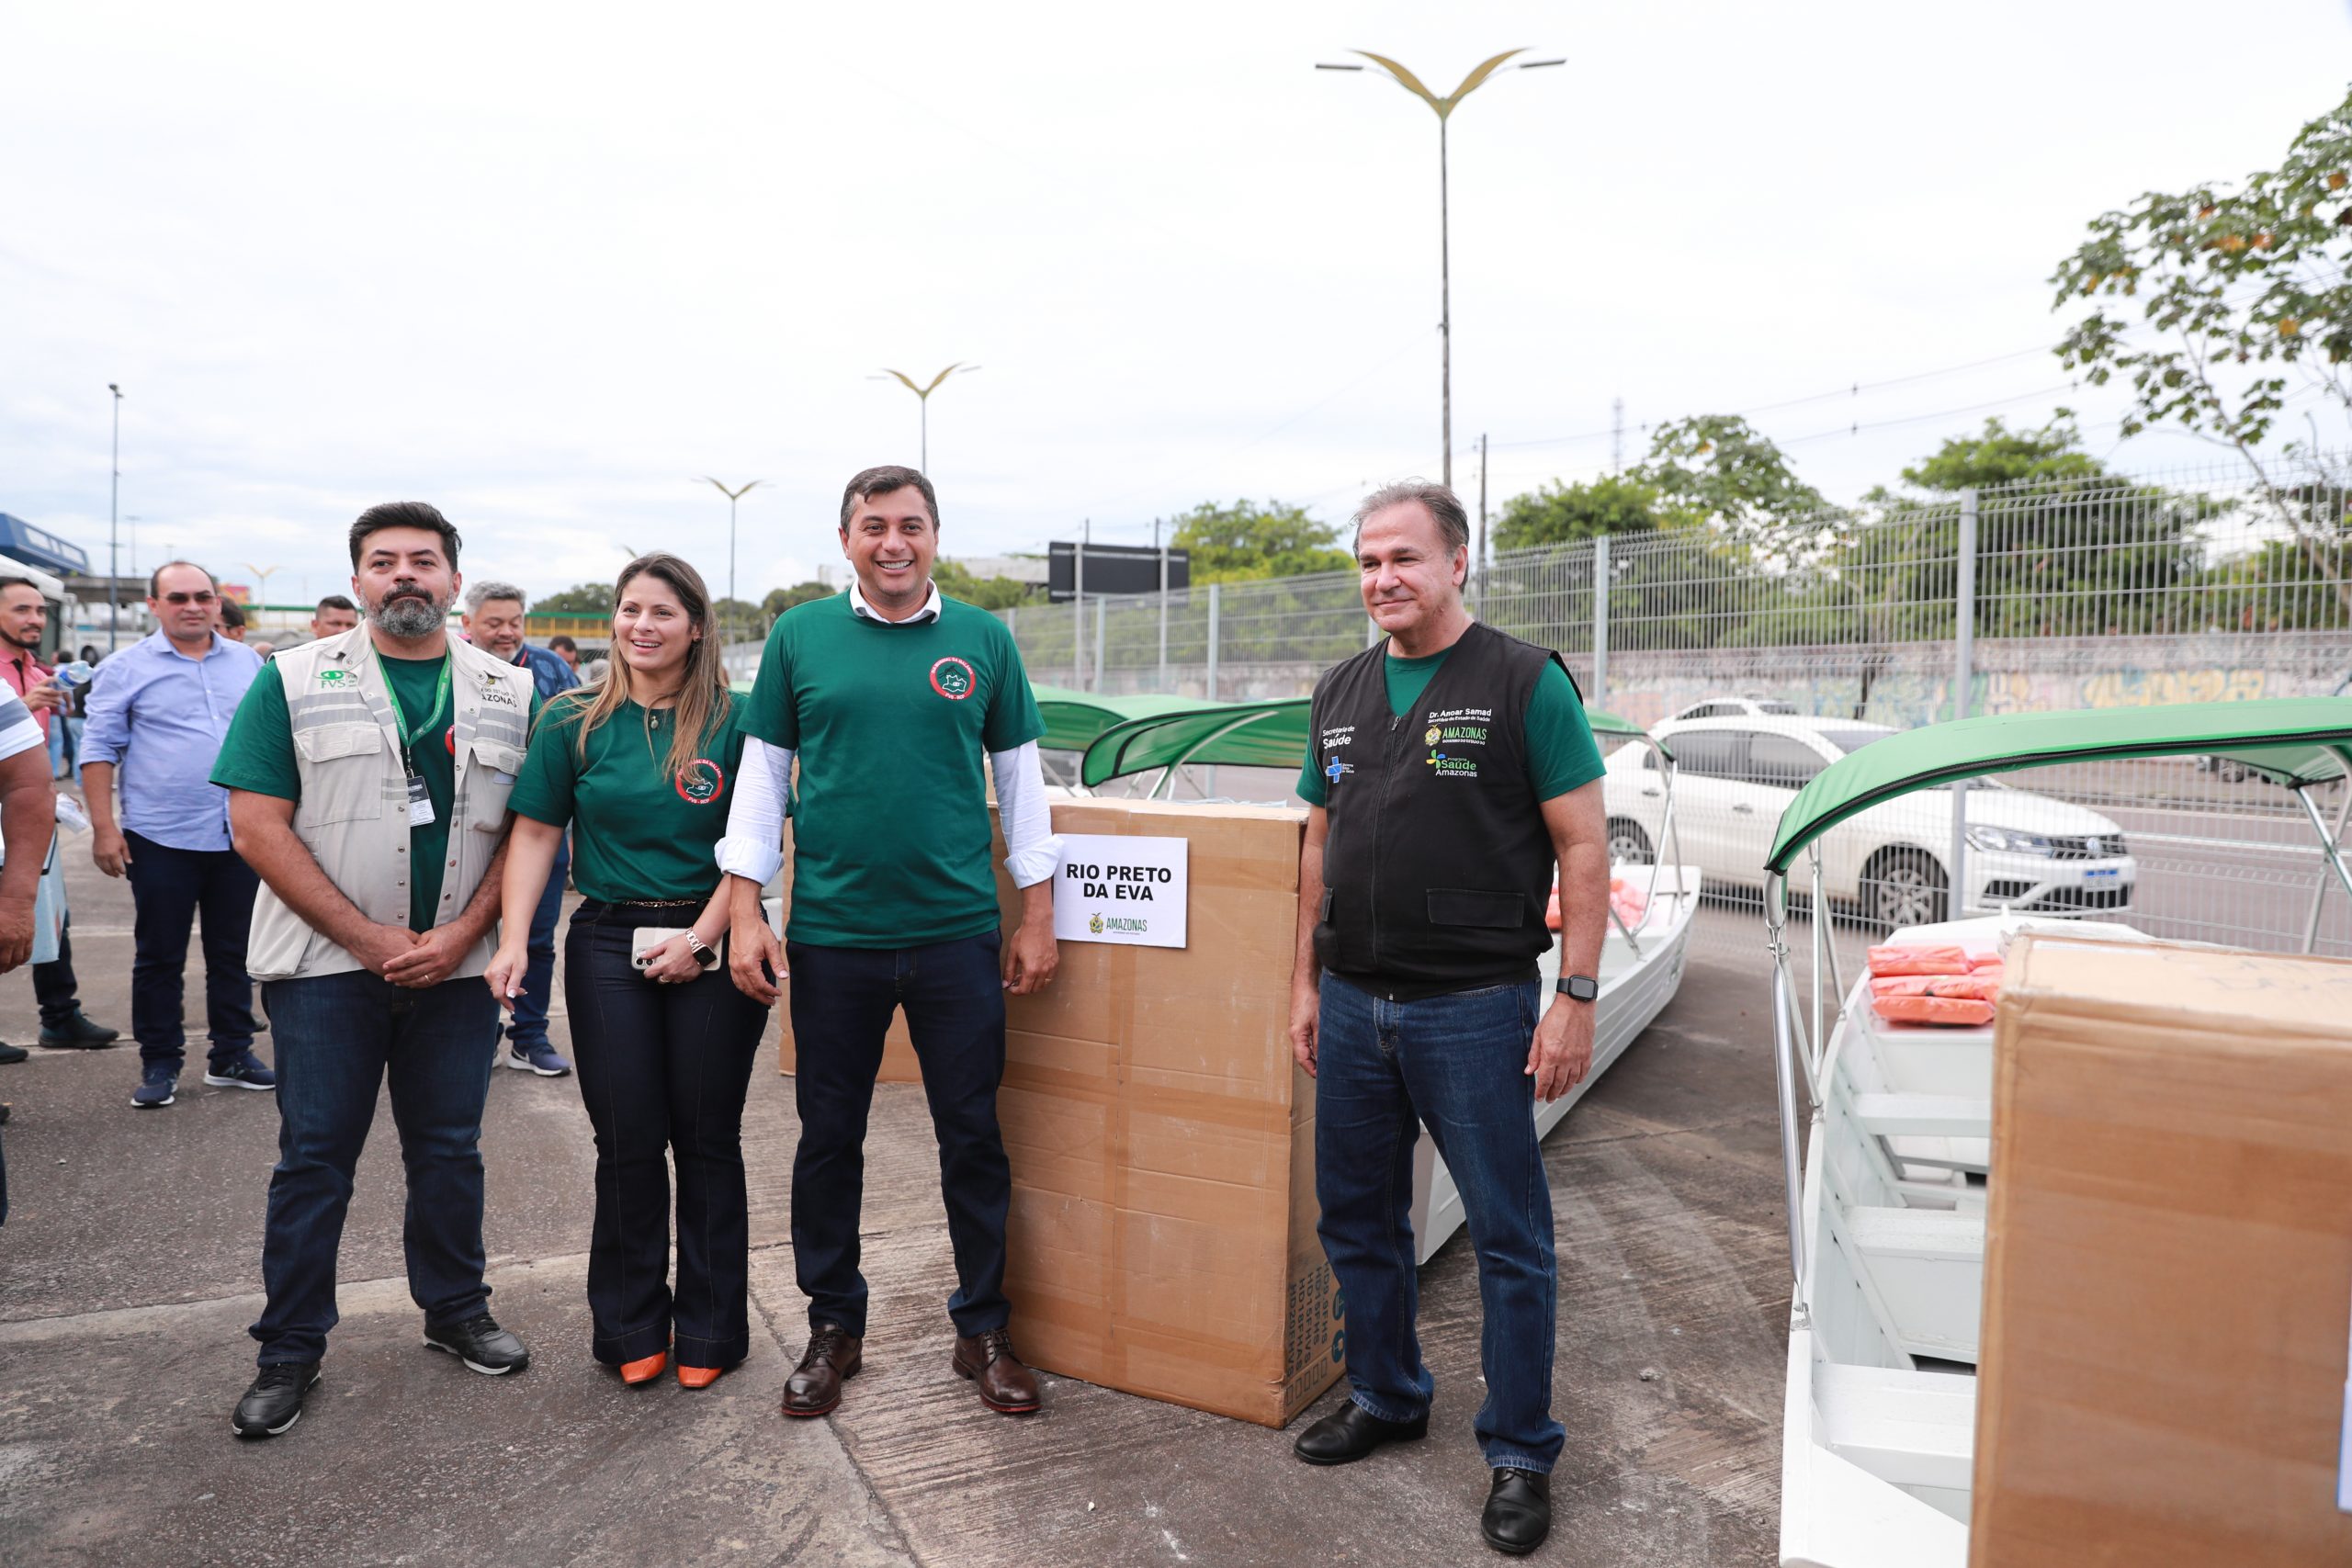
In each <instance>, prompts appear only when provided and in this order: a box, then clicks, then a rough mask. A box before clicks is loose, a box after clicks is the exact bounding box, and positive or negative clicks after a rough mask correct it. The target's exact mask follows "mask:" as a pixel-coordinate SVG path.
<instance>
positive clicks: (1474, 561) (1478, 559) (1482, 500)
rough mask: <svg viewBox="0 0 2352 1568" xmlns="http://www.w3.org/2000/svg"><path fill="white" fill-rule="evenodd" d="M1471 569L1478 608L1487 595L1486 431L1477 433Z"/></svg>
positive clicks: (1482, 605)
mask: <svg viewBox="0 0 2352 1568" xmlns="http://www.w3.org/2000/svg"><path fill="white" fill-rule="evenodd" d="M1470 565H1471V569H1472V570H1475V571H1476V572H1477V574H1478V598H1477V600H1476V604H1477V605H1478V607H1479V608H1480V609H1482V610H1483V609H1484V608H1486V597H1487V433H1486V432H1485V431H1483V430H1482V431H1480V432H1479V433H1478V548H1477V549H1476V552H1474V553H1473V555H1472V557H1471V561H1470Z"/></svg>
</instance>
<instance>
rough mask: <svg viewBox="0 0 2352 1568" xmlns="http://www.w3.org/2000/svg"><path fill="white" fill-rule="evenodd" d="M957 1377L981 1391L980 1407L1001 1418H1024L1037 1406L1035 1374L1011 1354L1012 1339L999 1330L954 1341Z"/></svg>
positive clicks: (991, 1330) (992, 1329)
mask: <svg viewBox="0 0 2352 1568" xmlns="http://www.w3.org/2000/svg"><path fill="white" fill-rule="evenodd" d="M955 1364H956V1376H957V1377H959V1378H969V1379H971V1380H972V1381H973V1382H976V1383H978V1385H979V1388H980V1403H981V1404H985V1405H987V1406H988V1407H989V1409H990V1410H993V1411H995V1412H996V1413H997V1414H998V1415H1000V1416H1027V1415H1029V1414H1031V1413H1032V1412H1034V1411H1035V1409H1036V1408H1037V1406H1038V1404H1039V1403H1040V1402H1039V1400H1038V1397H1037V1374H1036V1373H1035V1372H1033V1371H1030V1370H1029V1369H1028V1368H1026V1367H1024V1366H1023V1365H1022V1364H1021V1358H1020V1357H1018V1356H1016V1355H1014V1354H1013V1353H1012V1335H1011V1334H1010V1333H1008V1332H1006V1331H1005V1330H1004V1329H1001V1328H991V1329H989V1330H988V1331H987V1332H986V1333H984V1334H980V1335H978V1336H976V1337H972V1338H969V1339H966V1338H963V1337H957V1339H956V1363H955Z"/></svg>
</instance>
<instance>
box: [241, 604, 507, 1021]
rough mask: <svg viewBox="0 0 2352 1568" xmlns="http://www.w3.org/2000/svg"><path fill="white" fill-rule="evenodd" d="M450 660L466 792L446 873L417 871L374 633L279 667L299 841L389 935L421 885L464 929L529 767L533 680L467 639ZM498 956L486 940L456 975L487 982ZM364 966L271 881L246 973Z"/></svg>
mask: <svg viewBox="0 0 2352 1568" xmlns="http://www.w3.org/2000/svg"><path fill="white" fill-rule="evenodd" d="M449 660H450V670H449V697H450V701H451V702H452V703H453V704H454V705H455V708H456V712H455V715H454V720H455V728H454V729H453V730H452V732H451V740H452V742H453V744H454V748H455V755H456V759H457V786H456V788H455V790H454V791H453V792H452V795H451V799H450V803H449V852H448V855H447V863H446V864H443V865H437V866H433V865H413V864H412V863H411V862H412V861H413V859H414V856H413V855H412V854H411V853H410V851H409V821H408V776H407V774H406V773H405V772H404V771H403V770H402V768H401V742H400V729H399V727H398V724H397V722H396V721H395V720H394V718H393V716H392V706H391V704H390V702H389V701H388V700H387V699H386V697H385V694H384V679H385V677H384V670H383V666H382V665H380V664H379V663H378V662H377V660H376V645H375V642H374V640H373V639H371V638H370V637H368V627H367V626H365V625H362V626H357V627H355V628H354V629H352V630H350V631H347V632H342V633H338V634H337V635H335V636H334V637H321V638H320V639H318V640H317V641H315V642H308V643H304V644H302V645H301V646H300V647H299V648H291V649H287V650H286V651H284V652H282V653H280V654H278V655H277V659H276V660H274V661H273V662H274V663H275V664H276V665H277V673H278V679H280V680H281V681H283V682H285V683H286V714H287V719H288V724H289V726H290V727H291V728H292V730H293V735H294V758H295V765H296V768H297V769H298V771H299V773H300V779H301V788H302V795H301V798H300V800H298V801H296V802H295V803H294V831H295V832H296V833H297V834H299V835H300V837H301V840H302V843H303V845H304V847H306V848H307V849H309V851H310V852H311V854H312V855H313V856H314V857H316V859H317V860H318V863H319V866H320V868H321V869H322V870H323V871H324V872H325V873H326V874H327V880H328V881H330V882H332V883H334V885H335V886H337V887H339V888H341V889H342V890H343V895H344V897H346V898H348V899H350V900H351V901H352V903H353V904H355V905H356V906H357V907H358V909H359V912H360V913H361V914H363V915H365V916H367V917H368V919H371V920H374V921H376V922H378V923H379V924H381V925H387V926H400V927H403V928H405V927H406V926H407V925H408V922H409V886H410V883H411V880H412V879H413V878H415V877H428V878H432V879H435V880H436V881H438V883H439V884H440V887H441V895H440V898H439V900H438V902H437V903H436V905H435V909H434V915H433V923H434V924H435V925H436V926H439V925H446V924H447V923H448V922H449V921H451V920H453V919H457V917H458V913H459V912H460V911H462V910H463V909H464V908H465V907H466V905H467V903H468V902H469V900H470V899H471V898H472V897H473V895H474V889H475V888H476V887H477V886H480V885H481V877H482V873H483V871H484V870H486V869H487V868H488V867H489V865H490V859H491V856H492V854H493V853H495V852H497V849H498V845H499V841H500V835H501V831H502V830H503V829H504V828H505V826H506V797H507V796H508V795H512V794H513V793H514V791H515V774H516V773H519V772H520V771H521V770H522V767H523V750H524V747H525V745H526V742H527V741H528V739H529V728H528V727H529V724H530V715H531V694H532V691H533V689H534V688H533V684H532V681H531V672H530V671H527V670H525V669H523V668H521V667H520V666H518V665H513V664H504V663H501V662H500V661H499V660H495V659H493V658H492V657H491V656H490V655H489V654H487V653H484V652H482V651H481V649H478V648H475V647H474V646H472V645H471V644H470V643H464V642H459V641H458V639H457V638H455V637H451V638H450V639H449ZM420 717H421V715H420ZM435 744H438V742H437V741H436V742H435ZM491 951H492V947H491V940H490V938H489V937H488V936H484V937H483V938H482V939H481V941H480V942H476V943H475V944H474V946H473V949H472V951H470V952H469V953H467V954H466V957H465V962H464V963H462V964H459V965H458V968H457V969H456V971H455V972H454V975H453V976H452V977H453V978H454V977H456V976H478V975H480V974H481V972H482V971H483V970H485V969H487V968H488V967H489V966H490V955H491ZM364 967H366V966H365V965H364V964H361V963H360V962H359V960H358V959H356V958H355V957H353V956H352V955H351V954H350V953H347V952H346V951H345V950H344V949H343V948H342V947H340V946H338V945H336V944H335V943H334V942H332V941H330V940H329V939H328V938H327V937H326V935H325V934H324V933H322V932H321V931H316V930H313V929H312V928H311V925H310V923H309V922H308V921H306V920H304V919H302V917H301V916H300V915H298V914H296V913H295V912H294V911H293V910H292V909H290V908H287V907H286V905H285V904H284V903H283V902H282V901H281V900H280V899H279V898H278V897H277V894H276V893H274V892H272V891H271V890H270V888H269V886H268V884H266V883H265V884H263V885H262V889H261V893H260V895H259V896H258V897H255V898H254V926H253V936H252V939H251V942H250V943H249V945H248V947H247V951H246V956H245V968H246V971H247V972H248V973H249V974H251V975H252V976H253V977H254V979H256V980H290V979H294V978H296V977H298V976H311V975H340V974H346V973H348V972H350V971H352V970H355V969H360V968H364Z"/></svg>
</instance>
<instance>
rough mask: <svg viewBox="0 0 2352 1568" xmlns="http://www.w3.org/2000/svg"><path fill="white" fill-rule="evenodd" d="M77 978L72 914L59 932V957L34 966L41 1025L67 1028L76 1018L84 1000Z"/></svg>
mask: <svg viewBox="0 0 2352 1568" xmlns="http://www.w3.org/2000/svg"><path fill="white" fill-rule="evenodd" d="M78 988H79V987H78V984H77V982H76V981H75V980H74V917H73V916H72V915H71V914H68V915H67V916H66V917H65V919H64V920H63V921H62V922H61V923H60V925H59V927H58V931H57V956H56V957H55V958H53V959H51V960H50V961H49V962H48V963H47V964H34V965H33V1000H34V1001H36V1002H38V1003H40V1026H41V1027H42V1028H43V1029H63V1028H64V1027H65V1026H66V1025H67V1024H70V1023H72V1022H73V1021H74V1011H75V1010H76V1009H78V1008H79V1007H80V1006H81V1003H80V1002H79V1001H77V1000H76V999H75V994H76V992H77V990H78Z"/></svg>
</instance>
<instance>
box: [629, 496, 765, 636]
mask: <svg viewBox="0 0 2352 1568" xmlns="http://www.w3.org/2000/svg"><path fill="white" fill-rule="evenodd" d="M702 482H703V483H705V484H707V485H708V486H710V488H711V489H713V490H715V491H718V493H719V494H721V495H723V496H725V497H726V498H727V602H728V604H729V605H732V604H734V603H735V503H736V502H739V501H741V500H742V499H743V498H744V497H745V496H747V495H749V494H751V493H752V491H755V490H757V489H759V488H760V486H762V485H763V484H765V483H767V482H768V481H767V480H765V479H753V480H752V482H751V483H749V484H747V485H744V486H742V487H741V488H740V489H736V490H729V489H728V488H727V487H726V486H725V485H723V484H720V483H719V482H718V480H717V479H712V478H711V477H710V476H709V475H708V474H705V475H703V476H702ZM728 614H729V615H732V614H734V612H733V610H732V609H729V612H728ZM725 629H726V626H725V622H724V620H723V619H722V620H721V622H720V631H721V633H722V634H723V633H724V632H725ZM718 640H719V644H720V646H721V647H724V646H725V645H726V642H727V638H726V637H725V636H724V635H721V637H719V639H718ZM614 651H615V652H616V653H617V652H618V651H619V649H615V650H614Z"/></svg>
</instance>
